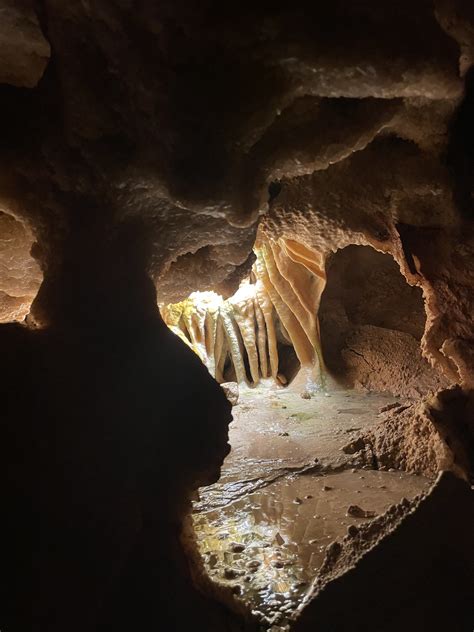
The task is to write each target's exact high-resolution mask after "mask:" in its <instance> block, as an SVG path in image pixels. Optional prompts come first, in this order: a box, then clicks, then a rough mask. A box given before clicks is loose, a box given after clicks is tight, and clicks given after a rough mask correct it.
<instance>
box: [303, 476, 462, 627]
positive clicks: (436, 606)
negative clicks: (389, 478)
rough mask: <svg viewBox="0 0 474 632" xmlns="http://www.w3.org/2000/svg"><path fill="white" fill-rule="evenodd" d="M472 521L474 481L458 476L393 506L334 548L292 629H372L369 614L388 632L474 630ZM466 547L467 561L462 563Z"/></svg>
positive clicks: (443, 477)
mask: <svg viewBox="0 0 474 632" xmlns="http://www.w3.org/2000/svg"><path fill="white" fill-rule="evenodd" d="M473 526H474V500H473V495H472V491H471V490H470V489H469V486H468V485H467V484H466V483H465V482H464V481H461V480H459V479H457V478H456V477H455V476H454V475H452V474H449V473H444V474H442V475H440V477H439V478H438V480H437V481H436V483H435V485H434V486H433V488H432V490H431V491H430V492H429V493H428V494H426V495H425V496H424V497H421V498H419V499H417V500H414V501H412V502H411V503H410V502H409V501H406V502H403V503H402V504H401V505H399V506H393V507H392V508H391V509H389V511H388V512H387V513H386V514H384V515H383V516H381V517H380V518H377V519H376V520H375V521H373V522H371V523H370V524H368V525H364V526H362V527H360V530H359V531H358V532H357V533H354V532H353V533H351V534H348V535H347V536H346V538H344V540H343V541H342V542H341V543H333V544H332V545H330V546H329V547H328V550H327V554H326V560H325V562H324V564H323V567H322V573H321V576H320V577H319V578H318V580H317V581H316V583H315V584H314V586H313V589H312V593H311V594H310V595H309V596H308V598H307V600H306V603H304V604H303V605H302V606H301V608H300V612H299V613H298V615H297V617H296V621H295V623H294V626H293V627H292V629H294V630H295V631H297V632H302V631H303V630H304V631H306V630H311V629H316V627H320V628H321V629H322V630H335V631H339V630H341V631H342V630H347V628H348V627H350V628H351V629H353V630H357V631H358V630H366V629H367V617H368V613H369V612H370V620H371V621H373V622H375V625H376V626H377V629H378V630H381V631H383V632H391V631H393V632H395V630H399V629H400V627H402V628H405V629H407V630H419V629H423V627H426V626H428V627H431V628H433V629H443V628H444V627H446V626H453V627H454V628H455V629H457V630H463V631H464V630H466V631H467V630H469V627H470V626H471V625H472V616H471V615H472V613H471V612H470V608H469V605H468V604H469V603H470V601H471V597H472V595H471V592H472V591H471V586H472V581H473V579H474V562H473V561H474V557H473V550H472V538H471V533H472V528H473ZM420 539H422V541H423V545H421V544H420ZM466 551H468V552H469V556H468V560H467V561H466V562H465V563H463V564H459V560H461V559H462V560H466V557H465V555H466ZM381 577H383V581H380V578H381ZM445 577H450V580H451V581H450V582H449V583H447V582H445V581H444V578H445ZM341 603H344V604H345V606H346V607H344V608H341Z"/></svg>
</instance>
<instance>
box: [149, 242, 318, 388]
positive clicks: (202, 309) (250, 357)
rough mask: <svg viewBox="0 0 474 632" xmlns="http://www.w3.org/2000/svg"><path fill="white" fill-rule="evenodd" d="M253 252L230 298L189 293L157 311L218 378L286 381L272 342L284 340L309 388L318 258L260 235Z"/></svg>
mask: <svg viewBox="0 0 474 632" xmlns="http://www.w3.org/2000/svg"><path fill="white" fill-rule="evenodd" d="M254 252H255V263H254V265H253V267H252V271H251V277H250V278H249V279H248V280H246V281H244V282H242V284H241V285H240V287H239V289H238V290H237V292H236V293H235V294H233V295H232V296H231V297H230V298H229V299H227V300H224V299H223V298H222V297H221V296H219V295H218V294H216V293H215V292H205V293H201V292H196V293H193V294H191V296H189V297H188V298H187V299H185V300H184V301H181V302H180V303H174V304H170V305H167V306H163V307H162V308H161V314H162V316H163V318H164V321H165V323H166V324H167V325H168V326H169V327H170V328H171V330H172V331H173V332H174V333H176V334H177V335H178V336H179V337H180V338H181V339H182V340H183V341H184V342H185V343H186V344H189V346H190V347H191V348H192V349H193V350H194V351H195V353H197V354H198V356H199V357H200V359H201V360H202V362H204V364H205V365H206V367H207V368H208V370H209V372H210V373H211V375H213V376H214V377H215V379H216V380H217V381H218V382H225V381H229V379H232V380H234V379H235V380H236V381H237V382H239V383H244V384H245V383H249V382H250V383H251V384H253V385H256V384H258V383H259V382H260V380H261V379H265V378H269V377H271V378H273V380H274V381H275V382H277V383H280V384H286V383H287V382H288V379H287V377H286V376H285V375H284V374H283V373H281V372H279V354H278V344H283V345H287V346H290V347H291V348H293V349H294V351H295V354H296V357H297V359H298V361H299V365H300V371H301V372H303V373H305V374H306V390H307V392H309V393H310V392H311V390H314V389H316V388H318V387H321V385H322V382H323V380H324V376H323V360H322V355H321V342H320V335H319V324H318V310H319V302H320V300H321V294H322V291H323V289H324V284H325V272H324V267H323V265H322V258H321V257H320V256H318V254H317V253H316V252H314V251H313V250H311V249H309V248H307V247H305V246H304V245H302V244H299V243H298V242H295V241H291V240H286V239H284V238H280V239H279V240H278V241H273V240H267V239H265V238H264V237H263V236H260V237H259V239H258V240H257V243H256V245H255V248H254ZM226 364H227V366H226ZM229 365H230V366H229ZM247 366H248V372H247V368H246V367H247ZM224 373H226V374H227V375H226V376H225V375H224Z"/></svg>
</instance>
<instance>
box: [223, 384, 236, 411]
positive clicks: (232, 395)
mask: <svg viewBox="0 0 474 632" xmlns="http://www.w3.org/2000/svg"><path fill="white" fill-rule="evenodd" d="M221 388H222V390H223V391H224V393H225V396H226V397H227V399H228V400H229V402H230V403H231V404H232V406H235V405H236V404H238V403H239V385H238V384H237V382H224V383H223V384H221Z"/></svg>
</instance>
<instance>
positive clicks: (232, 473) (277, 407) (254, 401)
mask: <svg viewBox="0 0 474 632" xmlns="http://www.w3.org/2000/svg"><path fill="white" fill-rule="evenodd" d="M288 243H290V244H291V249H288ZM264 248H266V259H264V258H263V256H262V254H261V253H262V250H263V249H264ZM269 252H271V253H272V254H273V257H272V258H270V257H269V254H268V253H269ZM303 252H304V257H303V256H301V253H303ZM275 253H277V255H278V256H275ZM294 253H299V255H300V256H299V258H298V260H297V261H295V259H297V257H296V255H295V254H294ZM255 255H256V262H255V264H254V265H253V267H252V270H251V272H250V274H249V275H248V277H247V278H245V279H244V280H243V281H242V283H241V285H240V287H239V289H238V290H237V292H236V293H235V294H234V295H232V296H231V297H229V298H228V299H224V298H223V297H222V296H219V295H218V294H216V293H214V292H195V293H192V294H191V295H190V296H189V297H188V298H187V299H185V300H184V301H182V302H181V303H178V304H170V305H166V306H161V313H162V315H163V318H164V320H165V322H166V323H167V324H168V326H169V327H170V329H171V330H172V331H173V332H174V333H175V334H176V335H178V336H179V337H180V338H181V339H182V340H183V341H184V342H185V344H187V345H188V346H190V347H191V348H192V349H193V350H194V352H195V353H196V354H197V355H198V356H199V357H200V359H201V360H202V361H203V363H204V364H205V365H206V367H207V368H208V370H209V371H210V373H211V374H212V375H213V376H214V377H215V378H216V379H217V381H218V382H219V383H221V385H222V388H223V389H224V391H225V393H226V395H227V397H228V399H229V401H230V402H231V403H232V405H233V418H234V421H233V423H232V424H231V427H230V436H229V441H230V444H231V452H230V454H229V455H228V457H227V458H226V460H225V462H224V464H223V467H222V471H221V477H220V479H219V480H218V481H217V482H216V483H214V484H212V485H210V486H206V487H202V488H200V489H199V492H198V493H197V494H196V498H195V500H194V503H193V515H192V523H193V528H194V533H195V538H196V544H197V549H198V551H199V553H200V555H201V559H202V560H203V563H204V567H205V569H206V572H207V574H208V576H209V578H210V579H211V580H212V582H214V584H215V585H217V588H218V590H222V591H223V595H226V596H225V597H224V596H223V597H222V598H223V599H225V600H226V601H228V600H229V599H230V601H231V603H232V601H233V600H234V606H235V607H236V608H237V609H238V608H239V607H240V606H241V605H242V604H244V606H245V607H247V608H248V609H249V610H250V611H251V612H252V613H253V615H254V616H255V617H256V618H257V619H258V620H259V622H260V623H261V624H262V625H263V626H264V627H265V626H267V627H268V626H273V627H272V628H271V629H272V630H274V629H275V630H277V629H282V630H284V629H287V628H286V627H285V626H287V625H289V622H290V620H291V619H292V618H294V617H297V615H298V612H297V611H298V608H299V607H300V605H301V603H303V602H304V600H305V595H306V594H307V593H308V591H309V590H310V588H311V586H312V585H313V584H314V582H315V581H316V582H317V581H319V579H318V578H320V577H321V576H322V575H324V572H325V569H326V571H327V566H328V563H327V558H328V555H331V550H332V549H331V546H332V543H333V542H334V541H335V540H336V539H337V538H341V537H343V536H345V535H346V536H347V537H352V536H354V534H355V533H357V532H358V530H359V529H360V528H361V527H362V528H363V527H364V525H367V524H370V522H371V521H372V520H374V519H376V518H377V516H379V515H381V514H383V513H384V512H385V511H386V510H387V509H388V508H389V507H391V506H394V505H395V504H397V503H399V502H400V501H401V500H402V499H407V498H413V497H415V496H417V495H419V494H421V493H423V492H424V491H426V490H427V489H428V487H429V485H430V479H431V477H430V475H429V473H427V472H426V471H423V470H422V469H421V468H418V470H417V468H416V467H415V468H412V469H411V470H410V468H408V471H406V470H407V468H404V467H401V466H400V464H399V463H397V462H396V461H395V460H394V461H393V462H390V460H387V461H380V462H378V460H377V458H378V457H377V455H376V454H375V453H374V452H373V451H372V450H371V444H370V441H369V439H368V437H370V435H371V433H373V432H374V431H376V429H377V428H379V427H383V425H384V424H385V423H388V419H389V417H390V415H392V414H398V413H399V412H401V411H403V410H406V409H408V408H409V407H410V406H413V405H415V404H416V402H417V401H418V400H419V398H420V397H421V396H422V395H426V394H427V393H429V392H434V391H435V390H436V389H437V388H439V387H440V386H441V385H442V384H443V380H442V378H440V377H439V375H438V374H437V373H436V372H435V371H434V370H433V369H432V368H431V367H430V366H429V364H428V362H427V361H426V360H425V359H424V358H423V357H422V355H421V349H420V340H421V338H422V335H423V332H424V327H425V321H426V314H425V310H424V302H423V296H422V292H421V289H420V288H418V287H413V286H410V285H408V283H407V281H406V279H405V278H404V277H403V275H402V274H401V272H400V269H399V267H398V264H397V263H396V262H395V260H394V259H393V257H391V256H390V255H388V254H383V253H381V252H377V251H376V250H374V249H373V248H371V247H369V246H357V245H351V246H348V247H346V248H343V249H341V250H338V251H336V252H335V253H330V254H328V255H327V256H324V257H322V256H320V255H318V254H317V253H316V252H315V251H312V250H311V249H310V248H308V247H306V246H304V245H303V244H299V243H298V242H296V241H293V240H292V241H291V242H289V240H288V241H287V240H284V239H282V240H280V241H279V243H278V242H273V243H272V242H270V243H264V239H263V238H262V237H261V236H260V237H259V239H258V241H257V247H256V252H255ZM292 255H293V258H291V256H292ZM262 262H263V265H262ZM289 262H290V263H291V266H292V267H291V268H290V266H289V265H288V263H289ZM308 262H310V263H308ZM316 263H317V265H316ZM272 266H273V267H272ZM269 269H270V270H271V273H272V274H271V277H270V274H269ZM289 270H290V271H289ZM290 289H291V290H292V291H291V292H290V291H289V290H290ZM296 301H299V303H298V304H297V303H296ZM304 318H306V319H307V320H306V321H304ZM285 325H286V326H285ZM311 326H312V327H313V329H311ZM302 334H309V335H306V338H304V336H303V335H302ZM312 336H314V337H312ZM295 342H296V344H295ZM311 342H312V343H313V344H314V346H313V347H312V350H313V354H312V355H311V354H310V353H308V348H311ZM304 343H306V347H305V346H304ZM304 353H306V356H305V355H304ZM308 358H310V361H308ZM305 360H306V364H305ZM374 429H375V430H374ZM404 502H406V500H405V501H404ZM229 594H231V597H229ZM236 604H238V605H236Z"/></svg>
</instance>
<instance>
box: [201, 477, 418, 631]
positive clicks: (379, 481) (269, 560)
mask: <svg viewBox="0 0 474 632" xmlns="http://www.w3.org/2000/svg"><path fill="white" fill-rule="evenodd" d="M429 484H430V483H429V481H428V480H427V479H425V478H423V477H421V476H413V475H409V474H405V473H403V472H379V471H372V470H358V471H354V470H352V471H351V470H349V471H344V472H341V473H337V474H331V475H325V476H318V475H315V474H312V475H294V476H286V477H285V478H282V479H279V480H278V481H276V482H274V483H271V484H269V485H268V486H267V487H265V488H263V489H261V490H259V491H256V492H254V493H250V494H248V495H246V496H244V497H242V498H240V499H238V500H235V501H234V502H231V503H230V504H228V505H227V506H225V507H221V508H219V509H214V510H210V511H199V512H198V511H196V512H195V513H194V516H193V521H194V527H195V532H196V536H197V541H198V547H199V550H200V553H201V555H202V556H203V559H204V562H205V566H206V569H207V571H208V573H209V575H210V577H211V578H212V579H213V580H215V581H217V582H221V583H223V584H225V585H228V586H229V585H230V586H232V588H233V590H234V592H235V594H236V596H237V598H239V599H242V600H244V601H245V602H246V603H247V604H248V605H249V606H250V607H251V609H252V610H253V611H254V612H255V613H256V614H257V616H259V617H260V618H261V619H262V622H264V623H265V624H266V625H276V624H277V625H284V624H285V621H286V619H287V617H288V616H289V615H291V613H292V612H293V611H294V610H295V608H296V607H297V606H298V604H299V603H300V601H301V599H302V597H303V595H304V594H305V592H306V591H307V590H308V588H309V584H310V582H311V581H312V580H313V579H314V577H315V575H316V573H317V570H318V568H319V567H320V566H321V563H322V561H323V559H324V554H325V550H326V547H327V546H328V544H330V543H331V542H332V541H334V540H335V539H337V538H341V537H343V536H344V535H345V534H346V533H347V529H348V527H349V526H350V525H357V524H360V523H362V522H366V521H367V520H369V519H370V517H367V518H364V517H360V515H364V514H366V515H368V516H373V515H375V514H377V515H379V514H381V513H384V512H385V511H386V510H387V509H388V507H389V506H390V505H392V504H395V503H398V502H400V500H401V499H402V498H403V497H406V498H412V497H414V496H416V495H417V494H419V493H420V492H422V491H424V490H426V489H427V488H428V487H429ZM219 493H221V491H220V492H219ZM206 494H207V496H209V495H211V496H212V488H207V490H206ZM351 505H352V506H355V507H356V508H355V509H354V508H352V509H350V510H349V507H350V506H351ZM198 506H199V505H197V507H198ZM359 509H360V510H361V512H362V513H361V512H360V511H359ZM348 510H349V513H348Z"/></svg>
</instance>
